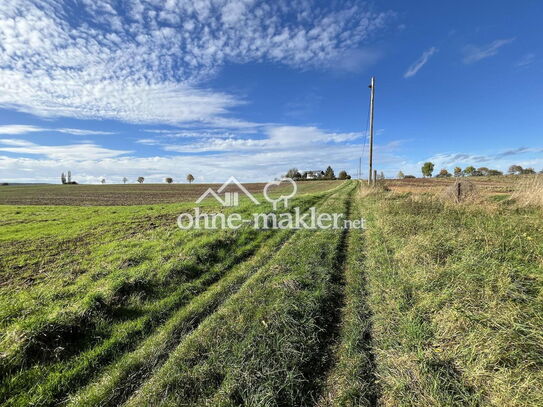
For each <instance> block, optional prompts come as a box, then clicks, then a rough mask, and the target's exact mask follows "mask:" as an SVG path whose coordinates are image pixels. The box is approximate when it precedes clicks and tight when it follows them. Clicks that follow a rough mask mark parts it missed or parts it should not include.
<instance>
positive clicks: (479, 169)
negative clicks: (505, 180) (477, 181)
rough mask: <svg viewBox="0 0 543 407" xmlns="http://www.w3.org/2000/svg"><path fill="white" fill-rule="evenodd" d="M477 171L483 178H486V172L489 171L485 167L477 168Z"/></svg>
mask: <svg viewBox="0 0 543 407" xmlns="http://www.w3.org/2000/svg"><path fill="white" fill-rule="evenodd" d="M477 171H478V172H479V173H480V174H481V175H482V176H484V177H486V176H488V172H489V171H490V170H489V169H488V168H487V167H479V168H477Z"/></svg>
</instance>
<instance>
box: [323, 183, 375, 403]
mask: <svg viewBox="0 0 543 407" xmlns="http://www.w3.org/2000/svg"><path fill="white" fill-rule="evenodd" d="M360 200H361V197H360V191H358V193H357V196H356V197H355V199H354V200H353V209H352V216H351V217H352V219H361V218H363V217H364V216H365V214H364V212H363V210H362V205H361V202H360ZM365 240H366V239H365V231H363V230H356V229H355V230H350V231H349V232H348V235H347V238H346V242H345V253H346V258H345V262H344V263H343V266H344V267H343V274H344V284H343V298H344V299H343V307H342V309H341V312H340V315H339V317H338V321H339V335H338V337H337V342H336V344H335V346H334V362H333V363H334V365H333V367H332V369H331V370H330V372H329V374H328V377H327V379H326V384H325V387H324V390H323V393H322V395H321V398H320V400H319V401H318V403H317V406H319V407H325V406H326V407H331V406H361V407H362V406H375V405H376V404H377V400H378V388H377V384H376V380H375V360H374V355H373V349H372V346H373V345H372V337H371V335H372V333H371V328H372V327H371V319H372V311H371V309H370V307H369V305H368V303H367V297H368V292H367V278H366V274H367V271H368V270H367V269H366V263H365V251H366V247H365V245H366V242H365Z"/></svg>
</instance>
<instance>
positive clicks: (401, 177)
mask: <svg viewBox="0 0 543 407" xmlns="http://www.w3.org/2000/svg"><path fill="white" fill-rule="evenodd" d="M396 178H398V179H404V178H405V174H404V173H403V172H401V171H398V175H396Z"/></svg>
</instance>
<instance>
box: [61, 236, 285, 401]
mask: <svg viewBox="0 0 543 407" xmlns="http://www.w3.org/2000/svg"><path fill="white" fill-rule="evenodd" d="M293 233H294V231H292V230H282V231H280V232H279V233H277V234H276V235H275V236H274V237H273V238H271V239H269V240H268V241H267V242H265V243H264V244H263V245H262V246H260V248H259V250H258V252H257V253H256V254H255V255H254V256H253V257H252V258H251V259H249V260H248V261H247V262H244V263H242V264H240V265H239V266H238V267H236V268H235V269H234V270H233V271H232V272H231V273H230V274H229V275H227V276H226V277H225V278H223V279H221V280H219V281H218V282H217V283H215V284H214V285H213V286H211V287H210V288H209V289H208V290H207V291H205V292H204V293H202V294H201V295H200V296H198V297H196V298H195V299H194V301H192V302H191V303H190V304H188V305H187V306H186V307H184V308H182V309H180V310H179V311H177V312H176V313H175V314H174V315H173V316H172V318H170V319H169V320H168V321H167V322H166V323H165V324H164V325H163V326H162V327H161V328H160V329H159V330H157V332H156V333H155V334H154V335H152V336H150V337H149V338H147V339H146V340H145V341H144V342H143V343H142V344H141V345H140V346H139V347H138V349H136V350H135V351H134V352H133V353H129V354H126V355H124V356H123V357H122V358H121V359H120V360H119V361H117V362H116V363H115V364H113V365H112V366H110V367H109V368H108V369H107V370H106V371H105V372H104V373H103V374H102V375H101V376H100V378H98V379H97V380H96V381H94V382H93V383H92V384H91V385H89V386H88V387H87V388H85V389H83V390H82V391H81V392H78V393H77V394H75V395H74V396H72V397H70V404H73V405H88V406H94V405H108V406H109V405H111V406H113V405H118V404H120V403H122V402H123V401H124V400H126V399H127V397H128V396H129V395H130V394H131V392H132V391H134V390H135V389H137V388H138V387H139V385H140V384H141V383H143V382H144V381H145V379H146V378H147V377H148V376H149V375H150V374H151V373H152V372H153V370H155V369H157V368H158V367H159V366H160V365H161V364H162V363H163V362H164V360H165V359H166V357H167V355H168V353H169V352H170V351H171V350H172V348H173V347H175V345H176V344H177V343H178V342H179V341H180V340H181V338H182V337H184V336H186V335H187V334H188V333H190V332H191V331H192V330H194V329H195V328H197V327H198V325H199V324H200V323H201V321H202V320H204V319H205V318H206V317H207V316H208V315H210V314H212V313H213V312H214V311H215V310H216V309H217V308H218V307H219V306H220V305H221V304H222V303H223V302H224V301H225V300H226V299H228V298H229V297H230V296H231V295H233V294H234V293H236V292H237V291H238V290H239V289H240V287H241V286H242V285H243V284H244V283H245V282H246V281H247V279H248V278H249V277H250V276H251V275H253V274H254V273H256V272H257V271H258V270H259V269H260V268H261V267H263V266H264V265H265V264H266V263H267V262H268V261H269V260H270V258H271V257H273V256H274V255H275V253H276V252H277V251H278V250H279V249H280V248H281V246H282V245H284V244H285V242H286V241H287V239H289V238H291V235H292V234H293Z"/></svg>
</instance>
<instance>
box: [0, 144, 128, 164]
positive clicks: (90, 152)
mask: <svg viewBox="0 0 543 407" xmlns="http://www.w3.org/2000/svg"><path fill="white" fill-rule="evenodd" d="M0 151H4V152H7V153H15V154H30V155H41V156H44V157H46V158H48V159H52V160H59V161H61V160H83V161H84V160H101V159H108V158H113V157H118V156H120V155H123V154H128V153H130V152H131V151H122V150H112V149H108V148H104V147H101V146H98V145H96V144H93V143H82V144H71V145H61V146H44V145H38V144H35V143H32V142H30V141H26V140H19V139H0Z"/></svg>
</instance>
